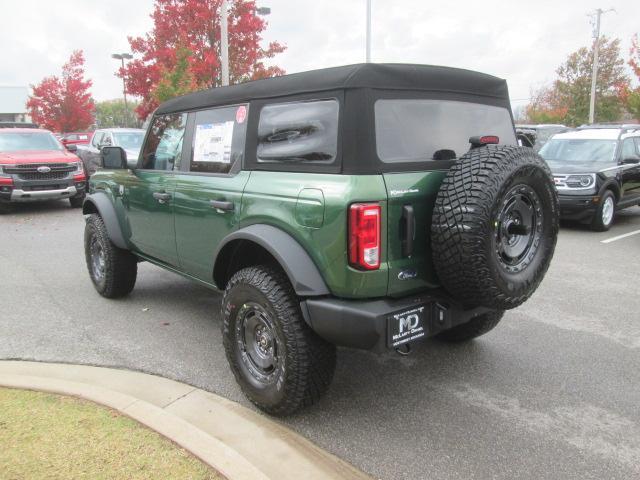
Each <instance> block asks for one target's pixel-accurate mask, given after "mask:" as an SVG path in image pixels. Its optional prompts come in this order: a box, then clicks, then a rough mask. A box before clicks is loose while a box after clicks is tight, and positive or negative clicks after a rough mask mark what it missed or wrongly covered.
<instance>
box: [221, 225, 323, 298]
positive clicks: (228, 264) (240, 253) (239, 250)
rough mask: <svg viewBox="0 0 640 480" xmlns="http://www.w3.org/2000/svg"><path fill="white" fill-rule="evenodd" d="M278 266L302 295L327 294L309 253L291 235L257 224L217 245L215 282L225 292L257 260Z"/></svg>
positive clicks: (232, 234)
mask: <svg viewBox="0 0 640 480" xmlns="http://www.w3.org/2000/svg"><path fill="white" fill-rule="evenodd" d="M259 259H260V260H264V261H265V263H272V264H276V265H278V266H279V267H280V268H281V269H282V270H283V271H284V273H285V274H286V275H287V277H288V278H289V281H290V282H291V285H292V286H293V289H294V290H295V292H296V294H297V295H299V296H305V297H309V296H320V295H328V294H329V293H330V292H329V289H328V288H327V285H326V283H325V281H324V279H323V278H322V275H321V274H320V271H319V270H318V268H317V267H316V265H315V263H314V262H313V260H312V259H311V257H310V256H309V254H308V253H307V252H306V251H305V250H304V248H302V246H301V245H300V243H299V242H298V241H297V240H295V239H294V238H293V237H292V236H291V235H289V234H288V233H286V232H284V231H283V230H280V229H279V228H276V227H273V226H271V225H265V224H257V225H250V226H248V227H245V228H242V229H240V230H237V231H235V232H233V233H231V234H230V235H228V236H227V237H225V238H224V239H223V240H222V242H220V244H219V245H218V248H217V250H216V252H215V255H214V267H213V281H214V283H215V284H216V286H217V287H218V288H219V289H221V290H224V288H225V287H226V285H227V282H228V281H229V279H230V278H231V276H232V275H233V273H235V271H237V270H238V269H240V268H243V267H245V266H249V265H250V264H255V263H256V262H258V260H259Z"/></svg>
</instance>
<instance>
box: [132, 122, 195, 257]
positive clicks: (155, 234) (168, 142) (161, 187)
mask: <svg viewBox="0 0 640 480" xmlns="http://www.w3.org/2000/svg"><path fill="white" fill-rule="evenodd" d="M186 118H187V115H186V114H181V113H177V114H170V115H159V116H156V117H154V119H153V123H152V124H151V127H150V129H149V133H148V134H147V138H146V140H145V144H144V147H143V151H142V156H141V159H140V163H139V164H138V168H137V169H136V170H135V171H134V173H133V175H130V176H129V177H128V181H127V183H126V184H124V185H123V191H122V196H123V205H124V207H125V209H126V211H127V219H128V223H129V229H130V235H131V242H132V243H133V245H134V246H135V247H136V249H137V250H138V251H139V252H140V253H142V254H144V255H146V256H148V257H152V258H153V259H156V260H160V261H161V262H163V263H166V264H168V265H171V266H174V267H176V268H178V267H179V266H180V264H179V261H178V253H177V250H176V238H175V224H174V212H175V204H174V194H175V188H176V170H178V169H179V168H180V161H181V158H182V146H183V142H182V139H183V136H184V132H185V127H186Z"/></svg>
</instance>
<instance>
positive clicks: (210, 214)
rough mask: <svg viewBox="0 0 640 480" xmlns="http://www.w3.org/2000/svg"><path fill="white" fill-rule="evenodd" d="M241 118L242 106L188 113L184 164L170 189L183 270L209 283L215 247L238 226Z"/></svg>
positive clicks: (243, 176)
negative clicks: (187, 134) (185, 161)
mask: <svg viewBox="0 0 640 480" xmlns="http://www.w3.org/2000/svg"><path fill="white" fill-rule="evenodd" d="M246 120H247V106H246V105H235V106H231V107H221V108H215V109H210V110H201V111H199V112H195V113H191V114H190V119H189V133H190V134H189V136H188V137H189V143H190V145H189V149H188V151H189V154H188V155H187V156H186V157H185V158H189V165H188V168H184V169H183V170H187V171H183V172H180V174H178V175H177V178H176V186H175V197H174V198H175V206H174V208H175V225H176V245H177V249H178V256H179V258H180V264H181V266H182V270H183V271H184V272H185V273H187V274H189V275H192V276H194V277H196V278H198V279H200V280H203V281H205V282H208V283H211V282H212V281H213V261H214V258H213V255H214V253H215V251H216V248H217V246H218V244H219V243H220V241H221V240H222V239H223V238H224V237H225V236H227V235H228V234H229V233H230V232H232V231H233V230H235V229H236V228H237V225H238V220H239V215H240V206H241V202H242V192H243V190H244V187H245V185H246V184H247V181H248V180H249V175H250V172H247V171H241V163H242V157H243V155H244V147H245V137H246ZM185 151H187V149H185Z"/></svg>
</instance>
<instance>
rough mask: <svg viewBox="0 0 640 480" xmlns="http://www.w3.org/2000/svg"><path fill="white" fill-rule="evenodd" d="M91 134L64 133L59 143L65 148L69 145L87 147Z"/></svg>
mask: <svg viewBox="0 0 640 480" xmlns="http://www.w3.org/2000/svg"><path fill="white" fill-rule="evenodd" d="M92 136H93V133H92V132H72V133H65V134H64V135H62V137H61V138H60V141H61V142H62V144H63V145H64V146H65V147H68V146H69V145H88V144H89V143H90V142H91V137H92Z"/></svg>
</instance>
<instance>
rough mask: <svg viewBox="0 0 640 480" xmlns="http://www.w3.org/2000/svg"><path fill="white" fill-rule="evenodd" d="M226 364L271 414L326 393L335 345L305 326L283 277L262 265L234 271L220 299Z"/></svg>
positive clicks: (283, 412)
mask: <svg viewBox="0 0 640 480" xmlns="http://www.w3.org/2000/svg"><path fill="white" fill-rule="evenodd" d="M222 316H223V325H222V334H223V341H224V348H225V352H226V355H227V360H228V361H229V365H230V366H231V370H232V371H233V374H234V376H235V378H236V381H237V382H238V384H239V385H240V387H241V388H242V390H243V392H244V394H245V395H246V396H247V398H249V400H251V401H252V402H253V403H254V404H255V405H256V406H257V407H258V408H260V409H262V410H264V411H265V412H267V413H269V414H272V415H288V414H291V413H293V412H295V411H296V410H298V409H299V408H301V407H303V406H307V405H311V404H313V403H315V402H316V401H317V400H318V399H319V398H320V397H321V396H322V395H323V394H324V393H325V392H326V390H327V389H328V388H329V384H330V383H331V380H332V379H333V372H334V370H335V365H336V349H335V346H334V345H331V344H330V343H328V342H326V341H325V340H323V339H321V338H320V337H318V336H317V335H316V334H315V333H314V332H313V331H312V330H311V328H309V326H308V325H307V324H306V323H305V321H304V320H303V318H302V314H301V312H300V305H299V301H298V298H297V296H296V294H295V292H294V291H293V288H292V287H291V284H290V283H289V281H288V279H287V278H286V276H285V275H284V274H283V273H281V272H279V271H276V270H275V269H272V268H270V267H266V266H256V267H249V268H245V269H243V270H240V271H238V272H237V273H236V274H235V275H233V277H232V278H231V280H230V281H229V283H228V285H227V288H226V290H225V293H224V297H223V299H222Z"/></svg>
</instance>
